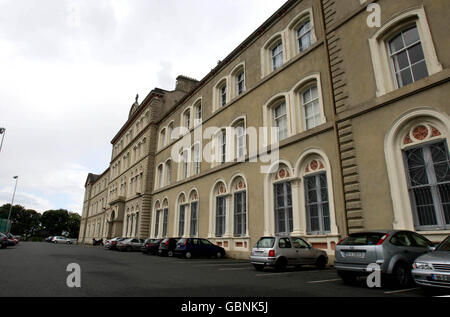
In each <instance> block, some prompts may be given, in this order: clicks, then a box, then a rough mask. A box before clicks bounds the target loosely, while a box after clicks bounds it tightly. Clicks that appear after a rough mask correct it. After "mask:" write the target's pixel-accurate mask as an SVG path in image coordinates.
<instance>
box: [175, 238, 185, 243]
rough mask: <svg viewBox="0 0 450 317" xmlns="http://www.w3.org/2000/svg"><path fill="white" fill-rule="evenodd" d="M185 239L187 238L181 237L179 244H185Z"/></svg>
mask: <svg viewBox="0 0 450 317" xmlns="http://www.w3.org/2000/svg"><path fill="white" fill-rule="evenodd" d="M185 241H186V239H180V240H178V243H177V244H184V242H185Z"/></svg>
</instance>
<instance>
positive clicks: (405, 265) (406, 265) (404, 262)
mask: <svg viewBox="0 0 450 317" xmlns="http://www.w3.org/2000/svg"><path fill="white" fill-rule="evenodd" d="M433 249H434V245H433V243H431V242H430V241H429V240H428V239H427V238H425V237H424V236H422V235H420V234H417V233H415V232H412V231H405V230H375V231H371V232H360V233H354V234H350V236H349V237H347V238H345V239H343V240H341V241H340V242H339V243H338V244H337V246H336V250H335V262H334V267H335V269H336V270H337V272H338V275H339V276H340V277H341V278H342V280H343V281H344V283H349V282H353V281H355V279H356V277H357V276H359V275H368V274H370V273H371V272H373V270H374V269H375V267H377V269H379V270H380V272H381V274H382V275H383V276H384V277H390V278H392V279H393V281H394V282H395V283H396V284H398V285H400V286H402V287H404V286H407V285H409V284H410V283H411V282H412V277H411V265H412V264H413V262H414V260H415V259H416V258H418V257H419V256H421V255H422V254H424V253H427V252H430V251H432V250H433Z"/></svg>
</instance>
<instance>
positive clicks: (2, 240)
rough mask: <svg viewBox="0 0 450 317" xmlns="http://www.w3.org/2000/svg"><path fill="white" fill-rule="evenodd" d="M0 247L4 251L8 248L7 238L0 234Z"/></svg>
mask: <svg viewBox="0 0 450 317" xmlns="http://www.w3.org/2000/svg"><path fill="white" fill-rule="evenodd" d="M0 246H1V248H2V249H6V248H7V247H8V237H7V236H6V235H5V234H3V233H1V232H0Z"/></svg>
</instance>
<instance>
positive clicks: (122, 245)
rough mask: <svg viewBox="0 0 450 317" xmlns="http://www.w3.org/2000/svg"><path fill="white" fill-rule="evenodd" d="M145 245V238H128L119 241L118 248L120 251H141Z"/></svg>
mask: <svg viewBox="0 0 450 317" xmlns="http://www.w3.org/2000/svg"><path fill="white" fill-rule="evenodd" d="M143 245H144V240H142V239H137V238H128V239H124V240H122V241H119V242H117V249H118V250H119V251H128V252H129V251H140V250H141V247H142V246H143Z"/></svg>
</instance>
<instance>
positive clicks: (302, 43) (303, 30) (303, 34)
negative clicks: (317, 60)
mask: <svg viewBox="0 0 450 317" xmlns="http://www.w3.org/2000/svg"><path fill="white" fill-rule="evenodd" d="M312 42H313V38H312V25H311V21H310V19H309V18H308V19H306V20H304V21H302V22H301V24H300V26H298V27H297V43H298V49H299V51H300V52H303V51H305V50H307V49H308V48H309V47H310V46H311V44H312Z"/></svg>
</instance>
